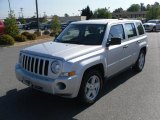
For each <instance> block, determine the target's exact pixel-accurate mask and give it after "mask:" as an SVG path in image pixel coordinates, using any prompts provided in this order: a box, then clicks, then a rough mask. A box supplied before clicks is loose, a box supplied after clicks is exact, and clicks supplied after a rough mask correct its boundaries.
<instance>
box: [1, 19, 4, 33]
mask: <svg viewBox="0 0 160 120" xmlns="http://www.w3.org/2000/svg"><path fill="white" fill-rule="evenodd" d="M4 28H5V25H4V22H3V21H1V20H0V34H3V33H4Z"/></svg>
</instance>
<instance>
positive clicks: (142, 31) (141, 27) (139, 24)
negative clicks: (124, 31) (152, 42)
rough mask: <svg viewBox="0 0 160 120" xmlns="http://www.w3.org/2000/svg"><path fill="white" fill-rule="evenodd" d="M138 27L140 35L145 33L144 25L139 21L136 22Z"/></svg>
mask: <svg viewBox="0 0 160 120" xmlns="http://www.w3.org/2000/svg"><path fill="white" fill-rule="evenodd" d="M136 27H137V30H138V32H139V35H143V34H144V29H143V26H142V24H141V23H139V22H137V23H136Z"/></svg>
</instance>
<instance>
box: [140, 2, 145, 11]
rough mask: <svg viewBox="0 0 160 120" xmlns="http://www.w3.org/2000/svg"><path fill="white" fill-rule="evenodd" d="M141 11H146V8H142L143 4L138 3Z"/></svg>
mask: <svg viewBox="0 0 160 120" xmlns="http://www.w3.org/2000/svg"><path fill="white" fill-rule="evenodd" d="M140 8H141V11H146V7H145V6H144V3H140Z"/></svg>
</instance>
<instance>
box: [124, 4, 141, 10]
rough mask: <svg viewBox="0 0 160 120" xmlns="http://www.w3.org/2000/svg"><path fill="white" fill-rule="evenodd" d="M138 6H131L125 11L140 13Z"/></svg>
mask: <svg viewBox="0 0 160 120" xmlns="http://www.w3.org/2000/svg"><path fill="white" fill-rule="evenodd" d="M140 8H141V7H140V5H139V4H132V5H131V6H130V7H129V8H128V9H127V11H128V12H137V11H140Z"/></svg>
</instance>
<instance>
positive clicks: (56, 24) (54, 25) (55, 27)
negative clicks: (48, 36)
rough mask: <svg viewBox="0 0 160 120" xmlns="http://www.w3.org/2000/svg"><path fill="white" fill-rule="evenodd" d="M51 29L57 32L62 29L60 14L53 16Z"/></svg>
mask: <svg viewBox="0 0 160 120" xmlns="http://www.w3.org/2000/svg"><path fill="white" fill-rule="evenodd" d="M51 29H52V30H53V32H55V33H59V32H60V31H61V24H60V21H59V19H58V16H56V15H55V16H53V18H52V20H51Z"/></svg>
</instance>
